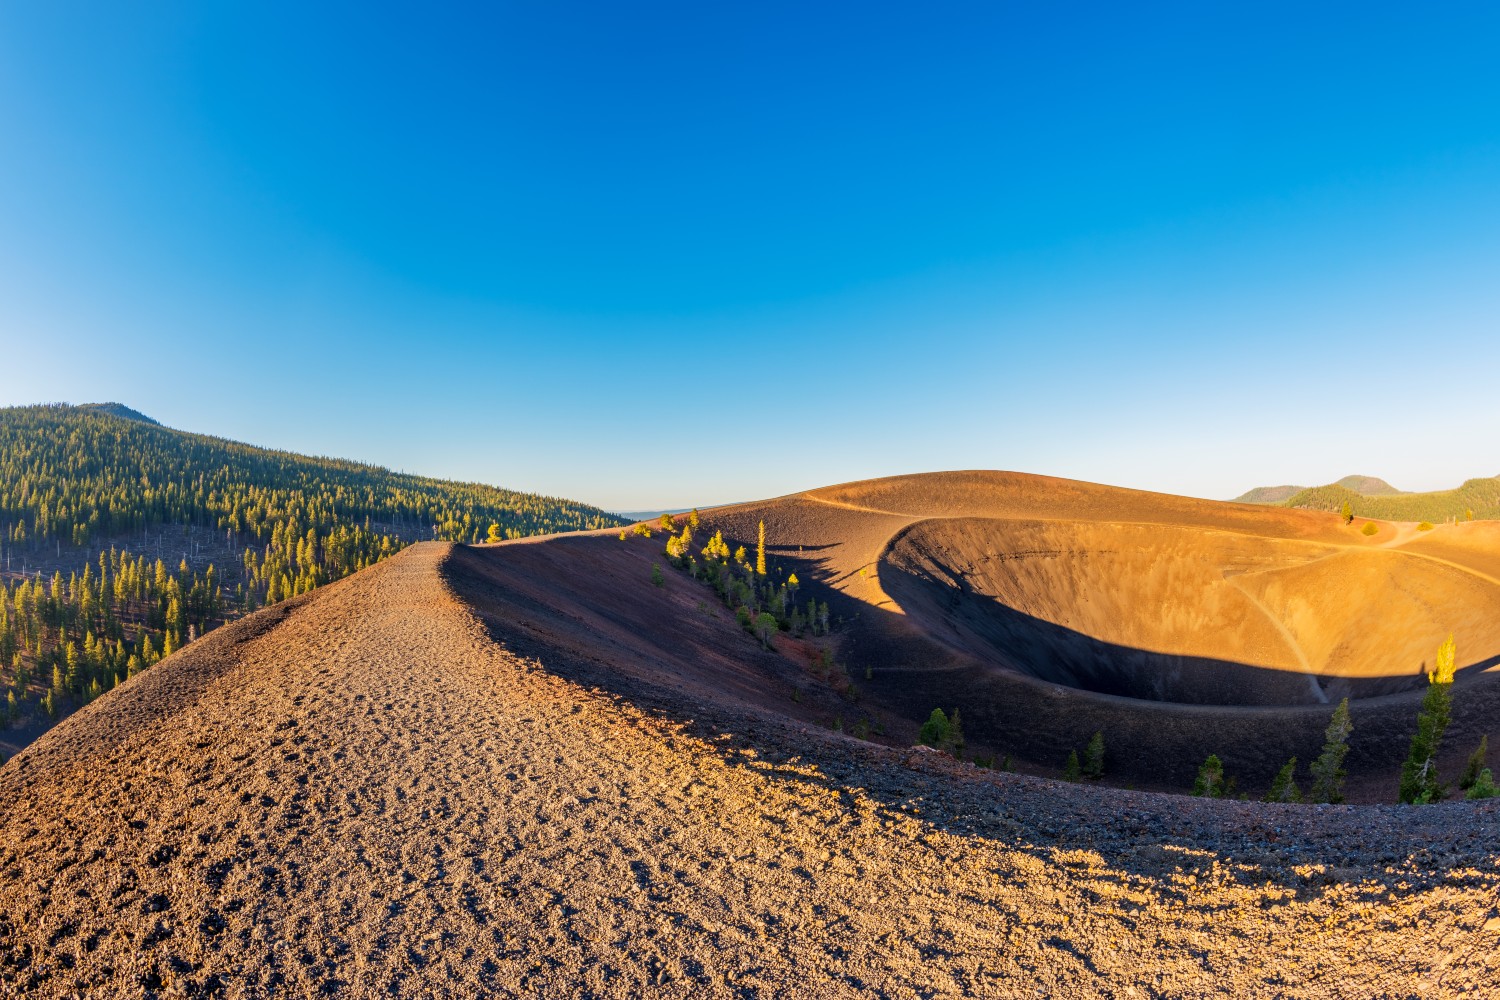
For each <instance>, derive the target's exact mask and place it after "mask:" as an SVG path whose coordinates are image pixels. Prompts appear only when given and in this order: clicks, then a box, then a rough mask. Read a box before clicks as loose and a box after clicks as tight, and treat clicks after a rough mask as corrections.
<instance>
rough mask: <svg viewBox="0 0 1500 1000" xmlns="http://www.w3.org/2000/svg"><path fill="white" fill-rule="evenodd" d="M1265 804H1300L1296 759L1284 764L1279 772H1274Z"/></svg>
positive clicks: (1300, 795) (1300, 793) (1300, 792)
mask: <svg viewBox="0 0 1500 1000" xmlns="http://www.w3.org/2000/svg"><path fill="white" fill-rule="evenodd" d="M1265 801H1267V802H1301V801H1302V791H1301V789H1299V788H1298V787H1297V758H1296V757H1293V758H1292V759H1291V760H1289V761H1287V762H1286V765H1285V766H1284V767H1282V769H1281V770H1280V771H1277V772H1276V777H1275V779H1274V780H1273V781H1272V782H1271V790H1270V791H1269V792H1267V793H1266V798H1265Z"/></svg>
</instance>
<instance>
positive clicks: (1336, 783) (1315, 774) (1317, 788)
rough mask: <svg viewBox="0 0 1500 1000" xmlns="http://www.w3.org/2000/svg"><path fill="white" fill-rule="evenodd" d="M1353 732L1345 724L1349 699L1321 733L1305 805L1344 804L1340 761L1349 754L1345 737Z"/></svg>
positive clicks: (1311, 769) (1343, 702)
mask: <svg viewBox="0 0 1500 1000" xmlns="http://www.w3.org/2000/svg"><path fill="white" fill-rule="evenodd" d="M1353 731H1354V725H1353V723H1351V722H1350V721H1349V699H1348V698H1345V699H1344V700H1343V701H1341V702H1339V704H1338V707H1337V708H1335V709H1334V710H1333V718H1331V719H1330V720H1329V721H1328V728H1327V729H1326V730H1324V732H1323V752H1322V753H1321V754H1319V755H1318V759H1317V760H1315V761H1313V764H1312V767H1311V768H1310V769H1309V770H1310V771H1311V773H1312V789H1311V791H1310V792H1309V793H1308V801H1310V802H1342V801H1344V757H1345V756H1346V755H1348V753H1349V734H1350V733H1352V732H1353Z"/></svg>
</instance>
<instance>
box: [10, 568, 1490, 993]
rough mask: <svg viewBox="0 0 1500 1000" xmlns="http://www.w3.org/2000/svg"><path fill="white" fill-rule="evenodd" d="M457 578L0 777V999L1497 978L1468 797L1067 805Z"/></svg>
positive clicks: (183, 688) (1091, 792) (286, 644)
mask: <svg viewBox="0 0 1500 1000" xmlns="http://www.w3.org/2000/svg"><path fill="white" fill-rule="evenodd" d="M496 557H497V558H500V557H503V552H498V553H497V554H496ZM452 562H453V554H452V551H451V549H450V547H448V546H445V545H439V544H426V545H420V546H416V547H413V548H411V549H408V550H406V551H405V552H403V553H402V554H400V555H399V556H397V557H395V558H393V559H391V560H389V561H387V562H385V563H382V564H380V565H379V566H376V567H373V568H372V569H370V570H367V571H365V572H362V573H360V574H357V575H355V576H353V577H350V578H349V579H347V580H344V581H341V582H339V583H336V584H333V585H331V586H328V587H325V588H322V589H320V590H318V591H316V592H314V593H313V594H310V595H307V596H305V597H302V598H299V599H297V600H294V601H290V602H286V603H284V604H281V605H278V606H276V607H274V608H270V609H267V610H265V611H263V612H260V613H258V614H256V615H253V616H251V617H249V618H247V619H245V620H243V621H241V622H239V623H237V624H235V625H233V626H230V627H227V628H225V629H221V630H219V631H218V632H216V633H214V634H212V635H210V636H208V637H206V638H204V639H202V640H200V641H199V642H197V643H194V644H192V645H190V646H188V647H187V648H186V649H184V650H182V651H181V652H180V653H178V654H177V655H176V656H174V657H172V658H171V659H169V660H168V661H166V662H164V663H163V664H161V665H159V666H158V667H155V668H153V669H152V670H151V671H148V672H146V673H145V674H142V675H141V676H139V677H137V678H135V679H133V680H132V681H131V682H129V683H128V684H126V685H124V686H123V687H121V688H120V689H118V690H116V691H114V692H112V693H111V694H109V695H107V696H106V697H104V698H102V699H100V700H99V701H98V702H96V703H94V704H93V705H91V706H89V707H88V708H86V709H85V710H83V711H81V712H79V713H78V714H77V715H75V716H74V717H73V718H71V719H69V720H68V721H66V722H64V723H63V724H61V725H59V726H58V727H57V728H56V729H54V730H53V731H52V732H50V733H48V734H47V735H46V736H44V737H43V738H42V739H40V740H39V741H38V742H37V743H36V744H34V745H33V746H32V747H30V748H29V749H27V750H26V751H25V752H23V753H22V754H20V755H19V756H18V757H17V758H16V759H14V760H13V761H11V762H10V763H8V764H6V765H5V766H4V768H3V769H0V992H4V993H5V994H8V995H24V996H57V997H63V996H79V997H83V996H88V997H135V996H153V997H154V996H172V997H177V996H189V997H192V996H215V997H301V996H350V997H375V996H380V997H391V996H456V997H489V996H546V997H589V996H596V997H597V996H641V995H652V996H658V995H659V996H681V997H688V996H691V997H771V996H777V997H808V996H811V997H823V996H875V997H902V998H906V997H948V996H995V997H1019V996H1026V997H1074V996H1085V997H1092V996H1107V997H1199V996H1224V997H1246V996H1288V997H1377V996H1380V997H1386V996H1389V997H1407V996H1411V997H1416V996H1424V997H1440V996H1457V995H1492V994H1489V991H1490V990H1491V989H1492V987H1491V985H1490V984H1491V983H1492V982H1493V978H1494V973H1495V970H1496V965H1497V961H1500V959H1497V954H1496V951H1495V946H1496V944H1497V942H1500V916H1497V896H1496V893H1497V883H1500V869H1497V858H1496V846H1497V839H1496V834H1497V832H1500V830H1497V822H1496V812H1495V806H1493V805H1491V804H1486V803H1480V804H1475V803H1452V804H1446V805H1441V806H1435V807H1427V808H1420V809H1418V808H1400V807H1394V806H1392V807H1381V806H1360V807H1342V806H1340V807H1296V806H1270V805H1261V804H1252V803H1239V802H1208V801H1199V800H1194V799H1188V798H1182V797H1173V796H1162V795H1155V794H1148V793H1136V792H1128V791H1121V790H1115V789H1107V788H1099V787H1092V786H1081V785H1066V784H1059V783H1053V782H1049V781H1045V780H1042V779H1037V778H1030V777H1022V776H1017V775H1009V774H1001V773H996V772H988V771H980V770H977V769H975V768H973V767H972V766H968V765H961V764H958V763H956V762H954V761H952V760H950V759H948V758H946V757H942V756H940V755H938V754H936V753H933V752H930V751H925V750H904V749H893V748H890V747H883V746H876V745H874V744H870V743H864V742H861V741H858V740H855V739H853V738H852V737H847V736H844V735H842V734H838V733H832V732H828V731H822V730H819V729H816V728H814V727H811V726H809V725H807V724H806V723H799V722H794V721H789V720H787V719H779V718H777V717H776V716H775V715H774V713H770V712H767V711H757V710H752V709H749V708H744V707H742V706H740V704H739V703H738V702H729V701H726V702H724V703H718V704H716V703H714V702H712V701H704V700H702V699H701V698H697V697H696V696H695V697H694V698H691V699H690V698H688V697H686V696H684V697H683V698H682V699H681V700H680V702H678V703H675V704H674V703H672V702H670V700H667V701H663V700H662V696H659V695H653V696H652V698H644V697H642V698H635V697H632V690H633V689H632V688H631V686H630V685H629V684H624V683H622V684H620V685H618V686H611V685H609V684H604V683H594V684H583V683H580V682H579V681H577V680H576V679H570V678H569V677H568V676H565V675H564V674H561V673H558V672H556V671H554V670H552V669H550V667H549V663H548V657H547V655H546V652H545V650H543V651H541V652H540V653H539V654H537V655H536V656H535V657H534V658H522V657H520V656H518V655H516V654H515V653H513V652H510V651H508V650H507V648H506V646H505V644H504V642H503V638H504V637H503V623H502V625H501V626H499V627H498V628H497V626H496V624H495V623H494V621H489V622H488V623H486V621H484V620H481V617H480V613H479V612H480V609H476V608H474V607H471V606H469V605H467V604H465V603H464V602H463V601H462V600H460V599H459V597H458V596H457V593H456V592H455V589H454V586H453V584H452V582H451V580H450V573H451V571H452ZM497 631H498V632H499V633H500V634H498V635H497ZM497 640H498V641H497Z"/></svg>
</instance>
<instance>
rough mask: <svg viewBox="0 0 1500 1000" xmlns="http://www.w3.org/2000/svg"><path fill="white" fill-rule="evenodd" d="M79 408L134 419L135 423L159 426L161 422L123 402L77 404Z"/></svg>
mask: <svg viewBox="0 0 1500 1000" xmlns="http://www.w3.org/2000/svg"><path fill="white" fill-rule="evenodd" d="M78 409H80V410H92V411H93V412H95V413H103V414H106V415H108V416H111V417H121V418H123V419H125V420H134V421H136V422H137V423H142V424H151V425H152V426H155V427H160V426H161V423H160V422H158V421H155V420H152V419H151V418H150V417H148V416H146V415H145V414H144V413H142V412H141V411H140V410H132V409H131V408H130V407H128V406H126V405H125V404H124V403H83V404H81V405H79V407H78Z"/></svg>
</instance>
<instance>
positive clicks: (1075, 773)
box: [1063, 750, 1082, 781]
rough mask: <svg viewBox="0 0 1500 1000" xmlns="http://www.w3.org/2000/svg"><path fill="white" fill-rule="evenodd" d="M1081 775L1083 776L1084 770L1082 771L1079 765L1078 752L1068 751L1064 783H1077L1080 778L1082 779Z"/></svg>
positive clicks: (1064, 767) (1064, 766) (1064, 769)
mask: <svg viewBox="0 0 1500 1000" xmlns="http://www.w3.org/2000/svg"><path fill="white" fill-rule="evenodd" d="M1081 775H1082V770H1081V767H1080V765H1079V763H1078V751H1077V750H1069V751H1068V762H1067V763H1066V764H1064V765H1063V780H1064V781H1077V780H1079V778H1080V776H1081Z"/></svg>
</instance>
